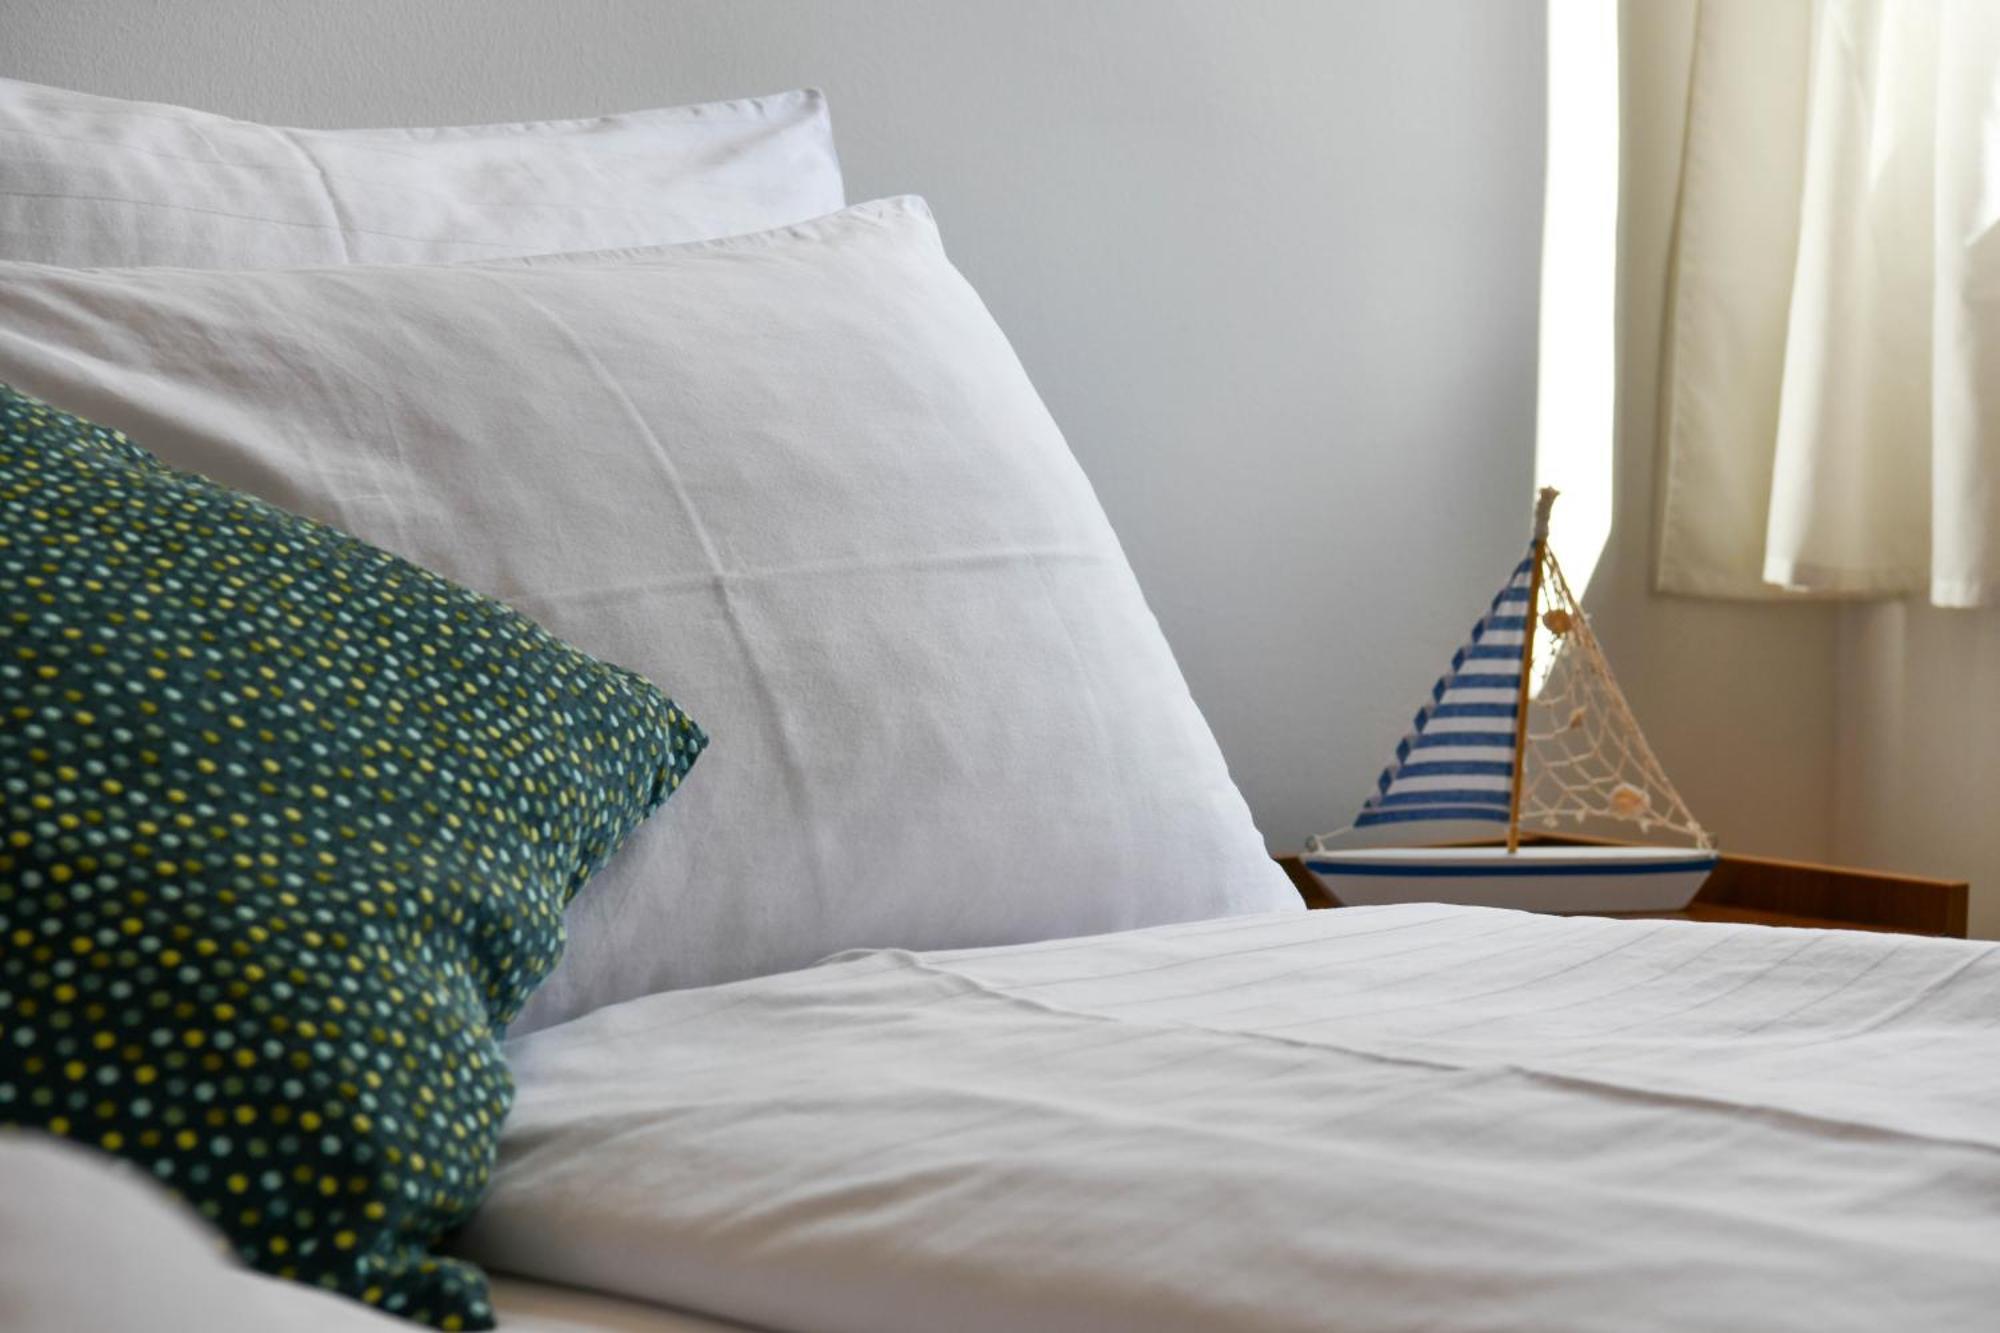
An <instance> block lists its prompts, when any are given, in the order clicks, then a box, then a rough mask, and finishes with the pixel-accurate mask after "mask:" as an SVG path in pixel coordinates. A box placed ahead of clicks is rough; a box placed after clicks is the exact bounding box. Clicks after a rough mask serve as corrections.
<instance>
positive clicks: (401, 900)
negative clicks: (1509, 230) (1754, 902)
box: [0, 80, 2000, 1333]
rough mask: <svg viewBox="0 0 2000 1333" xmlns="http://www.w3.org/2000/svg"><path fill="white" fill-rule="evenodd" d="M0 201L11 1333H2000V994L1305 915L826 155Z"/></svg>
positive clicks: (892, 229)
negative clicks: (1671, 1332)
mask: <svg viewBox="0 0 2000 1333" xmlns="http://www.w3.org/2000/svg"><path fill="white" fill-rule="evenodd" d="M0 131H4V132H5V133H7V134H8V135H9V136H10V142H11V143H13V144H14V146H15V147H14V151H16V152H18V153H20V154H22V156H21V157H20V158H19V159H18V162H19V163H24V164H26V166H23V167H21V168H20V169H22V170H24V171H30V172H32V173H33V175H32V179H33V181H34V183H35V185H36V188H34V189H29V190H20V191H15V192H13V193H4V192H0V425H4V427H5V429H4V431H0V507H4V514H5V517H6V520H7V524H8V526H7V530H6V533H5V536H6V540H5V541H4V542H0V606H3V607H4V609H5V610H6V611H7V612H8V615H7V616H6V617H5V618H4V619H0V637H4V639H5V641H6V643H7V645H8V646H9V648H10V649H11V650H12V655H11V656H7V657H5V658H4V659H0V686H4V689H5V693H6V702H7V703H8V704H9V706H10V707H11V709H12V710H13V712H12V714H11V715H12V716H13V717H15V718H18V719H19V720H21V721H22V722H23V724H24V725H23V726H21V727H19V728H9V729H4V730H0V797H4V799H5V800H6V802H7V803H8V804H7V807H6V812H7V816H8V823H9V842H8V845H7V849H6V851H5V852H4V853H0V855H4V856H5V857H6V858H7V860H6V863H5V865H4V867H0V869H4V870H5V871H6V876H5V877H4V878H0V941H4V945H0V1127H4V1126H18V1127H19V1129H20V1131H21V1132H19V1133H14V1132H11V1131H10V1132H9V1133H8V1134H6V1135H0V1170H4V1172H5V1174H6V1175H7V1183H8V1185H9V1186H10V1188H6V1189H0V1278H4V1279H5V1280H4V1281H0V1324H6V1325H7V1326H9V1327H10V1328H11V1327H19V1328H21V1329H24V1330H29V1331H30V1333H40V1331H41V1330H44V1329H46V1330H50V1331H51V1333H53V1331H54V1330H66V1329H74V1328H79V1327H91V1328H104V1329H121V1328H127V1327H135V1328H136V1327H147V1328H153V1329H179V1328H187V1329H190V1330H192V1329H201V1330H204V1333H234V1331H235V1330H236V1329H239V1328H240V1329H244V1330H249V1329H264V1328H271V1327H300V1328H313V1329H325V1330H329V1333H338V1331H339V1330H344V1329H349V1328H352V1329H354V1330H357V1333H359V1331H361V1330H370V1329H372V1330H382V1329H390V1328H398V1327H409V1326H410V1324H409V1323H408V1320H409V1319H415V1320H417V1321H418V1322H421V1323H427V1324H430V1325H434V1326H436V1327H440V1328H447V1329H451V1328H460V1327H478V1326H484V1325H487V1324H491V1323H493V1322H496V1321H497V1323H498V1326H500V1327H502V1328H511V1329H521V1330H539V1331H541V1333H557V1330H563V1331H566V1333H578V1331H582V1330H619V1331H622V1333H640V1331H641V1330H661V1331H663V1333H693V1331H694V1330H707V1329H714V1328H730V1327H749V1328H769V1329H778V1330H787V1331H791V1333H818V1331H821V1330H825V1331H827V1333H842V1331H846V1330H853V1331H856V1333H862V1331H866V1333H894V1331H896V1330H905V1329H907V1330H934V1329H941V1328H950V1329H955V1330H966V1331H967V1333H983V1331H985V1330H993V1331H994V1333H1003V1331H1006V1330H1016V1329H1028V1328H1033V1329H1042V1330H1054V1331H1060V1330H1078V1331H1079V1333H1081V1331H1083V1330H1091V1331H1093V1333H1096V1331H1099V1330H1103V1331H1105V1333H1111V1331H1114V1330H1124V1329H1131V1330H1149V1331H1151V1330H1158V1331H1161V1333H1172V1331H1174V1330H1201V1329H1218V1328H1228V1329H1243V1330H1268V1331H1270V1333H1278V1331H1280V1330H1308V1329H1326V1328H1351V1329H1365V1330H1400V1329H1410V1330H1416V1329H1425V1330H1453V1331H1457V1330H1464V1331H1466V1333H1471V1331H1472V1330H1499V1329H1600V1328H1601V1329H1616V1330H1643V1329H1651V1328H1658V1329H1688V1330H1701V1329H1715V1330H1725V1329H1730V1330H1734V1329H1742V1328H1745V1327H1757V1328H1760V1329H1772V1330H1792V1329H1796V1330H1801V1331H1803V1330H1822V1331H1823V1330H1839V1329H1855V1330H1862V1329H1880V1328H1905V1327H1907V1328H1925V1329H1947V1330H1949V1329H1961V1328H1963V1329H1970V1328H1976V1327H1981V1326H1990V1323H1991V1320H1992V1312H1993V1311H1994V1310H1995V1309H2000V1249H1996V1247H1995V1245H1994V1244H1993V1239H1994V1236H1995V1234H1996V1225H1995V1224H1996V1221H2000V1114H1997V1113H1996V1111H1995V1108H1996V1107H2000V946H1995V945H1992V944H1984V943H1973V942H1967V941H1962V940H1941V939H1924V938H1918V937H1915V936H1898V935H1888V934H1881V935H1864V934H1859V933H1850V932H1837V931H1824V930H1788V929H1767V928H1759V927H1752V926H1744V925H1731V924H1715V923H1708V924H1703V923H1693V922H1679V921H1645V922H1641V921H1616V920H1607V919H1595V918H1569V919H1562V918H1554V917H1545V916H1534V915H1528V914H1523V913H1515V912H1505V911H1495V910H1484V909H1473V908H1457V907H1445V906H1439V905H1434V904H1417V905H1408V906H1400V907H1384V908H1366V909H1342V910H1338V911H1313V912H1308V911H1306V910H1305V909H1304V906H1303V904H1302V903H1301V902H1300V900H1299V897H1298V894H1297V892H1296V890H1295V889H1294V887H1293V885H1292V883H1291V882H1290V880H1289V879H1288V878H1287V875H1286V873H1285V872H1284V871H1282V870H1280V869H1279V868H1278V867H1277V866H1276V865H1275V864H1274V863H1273V861H1272V860H1271V857H1270V855H1269V853H1268V851H1267V849H1266V847H1265V845H1264V841H1263V839H1262V837H1261V836H1260V835H1259V834H1258V832H1257V830H1256V828H1255V827H1254V825H1253V824H1252V822H1251V819H1250V815H1249V812H1248V809H1247V806H1246V804H1245V802H1244V800H1243V798H1242V796H1241V794H1240V793H1239V792H1238V791H1237V789H1236V786H1235V784H1234V783H1233V782H1232V781H1231V779H1230V776H1229V773H1228V769H1227V766H1226V764H1225V763H1224V762H1223V759H1222V756H1221V753H1220V750H1219V749H1218V747H1217V746H1216V744H1215V741H1214V738H1213V736H1212V735H1211V734H1210V732H1209V730H1208V727H1207V724H1206V722H1205V720H1204V719H1203V717H1202V715H1201V712H1200V710H1199V709H1198V708H1197V706H1196V705H1195V702H1194V700H1193V698H1192V695H1191V693H1190V691H1189V690H1188V687H1187V684H1186V682H1185V681H1184V680H1183V679H1182V677H1181V674H1180V671H1179V668H1178V666H1177V664H1176V662H1175V660H1174V658H1173V655H1172V653H1171V651H1170V650H1169V648H1168V646H1167V643H1166V640H1165V637H1164V635H1163V634H1162V633H1161V631H1160V628H1159V625H1158V623H1157V622H1156V621H1155V619H1154V618H1153V616H1152V613H1151V611H1150V610H1149V608H1148V606H1147V603H1146V601H1145V598H1144V596H1143V594H1142V593H1141V591H1140V589H1139V586H1138V583H1137V580H1136V577H1135V576H1134V575H1133V573H1132V571H1131V568H1130V566H1129V564H1128V563H1127V562H1126V560H1125V558H1124V554H1123V551H1122V549H1121V547H1120V546H1119V543H1118V541H1117V538H1116V536H1115V535H1114V534H1113V532H1112V530H1111V527H1110V524H1109V521H1108V519H1107V518H1106V517H1105V515H1104V512H1103V510H1102V508H1101V507H1100V506H1099V505H1098V503H1097V500H1096V497H1095V495H1094V493H1093V492H1092V490H1091V488H1090V485H1089V482H1088V480H1087V479H1086V478H1085V477H1084V475H1083V472H1082V470H1081V468H1080V467H1079V466H1078V465H1077V463H1076V460H1075V459H1074V458H1073V457H1072V456H1071V454H1070V452H1069V450H1068V447H1067V445H1066V443H1065V442H1064V440H1063V438H1062V436H1061V434H1060V432H1059V431H1058V429H1057V428H1056V426H1055V424H1054V421H1053V419H1052V418H1051V417H1050V415H1049V413H1048V412H1047V409H1046V407H1045V406H1044V405H1043V403H1042V402H1041V400H1040V398H1039V396H1038V395H1037V394H1036V393H1035V391H1034V389H1033V387H1032V385H1031V384H1030V383H1029V382H1028V379H1027V376H1026V374H1025V371H1024V370H1023V369H1022V367H1021V365H1020V363H1019V361H1018V360H1017V359H1016V358H1015V357H1014V355H1013V353H1012V350H1011V348H1010V347H1009V346H1008V344H1007V342H1006V339H1005V337H1004V335H1002V334H1001V333H1000V331H999V329H998V327H997V325H996V324H995V322H994V321H993V318H992V316H991V314H990V312H989V311H988V310H987V309H986V307H985V305H984V303H983V302H982V301H981V300H980V298H979V297H978V296H977V294H976V293H974V292H973V290H972V288H971V287H970V285H969V284H968V283H967V282H966V281H965V279H964V277H963V275H961V274H960V273H959V272H958V270H957V269H956V268H955V267H954V266H953V265H952V263H951V262H950V260H949V259H948V258H947V256H946V253H945V249H944V244H943V241H942V239H941V233H940V229H939V226H938V223H937V221H936V219H935V218H933V216H932V215H931V213H930V210H929V208H928V206H927V205H926V204H924V202H923V201H922V200H921V199H917V198H914V197H907V196H905V197H893V198H888V199H882V200H876V201H873V202H869V203H862V204H857V205H852V206H849V205H848V204H847V201H846V199H845V196H844V191H843V186H842V182H841V179H840V174H839V169H838V164H837V162H836V160H835V158H834V155H833V148H832V139H831V129H830V124H829V122H828V120H827V111H826V102H825V99H824V98H822V97H820V96H819V95H818V94H815V93H812V92H810V91H806V90H802V91H798V92H794V93H787V94H778V95H776V96H770V97H760V98H750V99H739V100H734V101H728V102H722V103H711V104H705V105H703V106H700V107H693V108H686V107H683V108H667V109H663V110H658V111H653V112H643V113H634V114H630V115H617V116H606V117H599V118H591V119H588V120H579V121H559V122H538V123H533V124H504V125H497V126H472V127H447V128H431V129H419V130H393V131H392V130H371V131H324V132H322V131H305V130H293V129H284V128H278V127H270V126H261V125H254V124H250V123H248V122H240V121H230V120H227V119H226V118H222V117H217V116H215V115H213V114H211V113H205V112H197V111H191V110H188V109H184V108H172V107H163V106H157V105H142V104H134V103H125V102H119V101H117V100H116V99H105V98H96V97H87V96H84V95H82V94H76V93H72V92H69V91H66V90H61V89H50V88H43V87H39V86H35V85H26V84H19V83H14V82H10V81H5V80H0ZM163 162H165V163H172V164H173V165H172V166H171V168H168V169H163V168H162V167H161V166H160V164H161V163H163ZM634 163H637V164H638V165H637V166H634V165H633V164H634ZM107 182H109V184H107ZM114 187H115V188H114ZM149 192H150V193H149ZM156 214H164V215H166V218H167V219H168V220H165V221H163V220H160V219H158V218H156V217H155V215H156ZM134 551H140V552H143V553H144V558H143V559H142V560H139V561H137V562H136V570H135V561H134V560H133V559H131V558H130V557H131V555H132V553H133V552H134ZM301 585H303V586H305V587H306V588H307V589H308V590H309V595H306V596H296V595H294V593H293V590H294V589H295V588H297V587H299V586H301ZM286 599H289V600H286ZM245 624H253V625H254V626H255V632H254V633H252V632H250V631H246V630H244V628H243V626H244V625H245ZM492 644H497V645H498V647H497V648H490V647H489V646H488V645H492ZM93 649H96V650H98V651H93ZM524 679H525V680H526V681H527V682H528V683H527V684H525V685H524V684H522V683H521V682H522V681H523V680H524ZM666 683H671V684H672V686H673V697H672V698H669V697H667V696H666V695H665V694H664V693H662V692H661V686H662V685H664V684H666ZM682 705H685V711H684V710H683V707H682ZM691 716H692V718H696V719H699V722H700V724H701V726H700V727H697V726H696V725H695V723H694V721H692V720H691ZM703 727H705V728H706V731H704V730H702V728H703ZM697 756H699V757H700V762H699V764H696V762H695V760H696V758H697ZM669 798H671V800H669ZM663 804H664V809H661V808H660V807H661V806H662V805H663ZM656 811H658V813H655V812H656ZM586 881H588V882H587V883H586ZM565 946H566V952H565ZM558 956H560V957H561V962H560V965H558V964H557V962H556V960H557V958H558ZM531 993H532V998H531ZM218 1232H219V1233H220V1234H219V1235H218ZM225 1255H227V1256H233V1257H228V1258H225ZM244 1265H247V1267H246V1266H244ZM251 1268H255V1269H256V1270H258V1272H256V1273H253V1272H252V1271H250V1270H251ZM277 1279H295V1280H288V1281H280V1280H277ZM318 1288H324V1290H320V1289H318ZM336 1293H337V1294H336ZM350 1298H352V1299H350ZM370 1307H377V1308H370ZM393 1315H402V1316H405V1318H400V1319H399V1318H393V1317H392V1316H393Z"/></svg>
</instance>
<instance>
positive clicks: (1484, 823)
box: [1314, 549, 1535, 848]
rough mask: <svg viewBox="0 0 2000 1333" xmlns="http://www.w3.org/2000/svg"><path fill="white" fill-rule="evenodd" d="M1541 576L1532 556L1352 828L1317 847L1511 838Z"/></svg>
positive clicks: (1435, 693)
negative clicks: (1534, 595)
mask: <svg viewBox="0 0 2000 1333" xmlns="http://www.w3.org/2000/svg"><path fill="white" fill-rule="evenodd" d="M1534 568H1535V555H1534V551H1533V550H1532V549H1530V551H1529V554H1528V558H1527V559H1525V560H1523V561H1521V563H1520V564H1519V565H1516V566H1515V567H1514V572H1513V575H1512V576H1511V577H1510V578H1509V579H1508V580H1507V583H1506V585H1505V586H1504V587H1502V588H1501V589H1500V591H1499V593H1498V594H1496V595H1495V596H1494V598H1493V602H1492V604H1491V605H1490V606H1489V607H1488V608H1487V610H1486V614H1485V615H1483V616H1481V617H1480V618H1479V623H1478V624H1476V625H1474V626H1473V627H1472V633H1471V635H1470V636H1469V637H1468V638H1467V639H1466V641H1465V644H1464V646H1462V647H1461V648H1459V650H1458V651H1457V652H1456V653H1453V654H1452V658H1451V669H1450V670H1448V671H1446V672H1445V673H1444V674H1443V675H1442V676H1440V677H1438V681H1437V684H1435V685H1433V686H1432V687H1431V693H1430V698H1429V699H1427V700H1426V701H1425V702H1424V706H1423V707H1422V708H1421V709H1420V710H1418V712H1417V715H1416V718H1415V719H1414V720H1413V721H1412V722H1411V724H1410V732H1409V734H1408V735H1406V736H1405V737H1403V739H1402V741H1401V743H1399V744H1398V745H1397V746H1396V753H1395V757H1394V758H1392V759H1391V760H1390V762H1389V765H1388V767H1386V768H1384V769H1383V770H1382V775H1381V776H1380V777H1379V778H1377V779H1376V781H1375V791H1374V793H1373V794H1372V795H1370V796H1369V798H1368V799H1367V801H1366V802H1364V803H1363V804H1362V807H1361V811H1360V813H1359V814H1357V815H1355V817H1354V823H1353V825H1352V826H1351V827H1350V828H1347V829H1343V830H1342V831H1341V832H1340V833H1338V834H1331V835H1328V836H1326V837H1324V838H1318V839H1315V840H1314V842H1315V843H1316V844H1318V845H1320V846H1323V847H1329V848H1330V847H1334V846H1348V847H1361V846H1385V845H1394V846H1404V847H1411V846H1428V845H1435V844H1438V843H1445V842H1464V841H1469V840H1472V839H1483V838H1491V837H1494V836H1495V835H1496V834H1503V833H1504V832H1505V830H1506V827H1507V806H1508V801H1509V797H1510V795H1511V793H1512V790H1513V782H1514V731H1515V725H1516V722H1517V721H1518V719H1519V716H1520V711H1519V710H1520V706H1521V672H1522V667H1523V661H1522V659H1523V657H1524V655H1525V652H1526V649H1527V644H1528V632H1529V625H1528V620H1527V615H1528V595H1529V585H1530V583H1531V581H1532V579H1533V575H1534Z"/></svg>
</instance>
